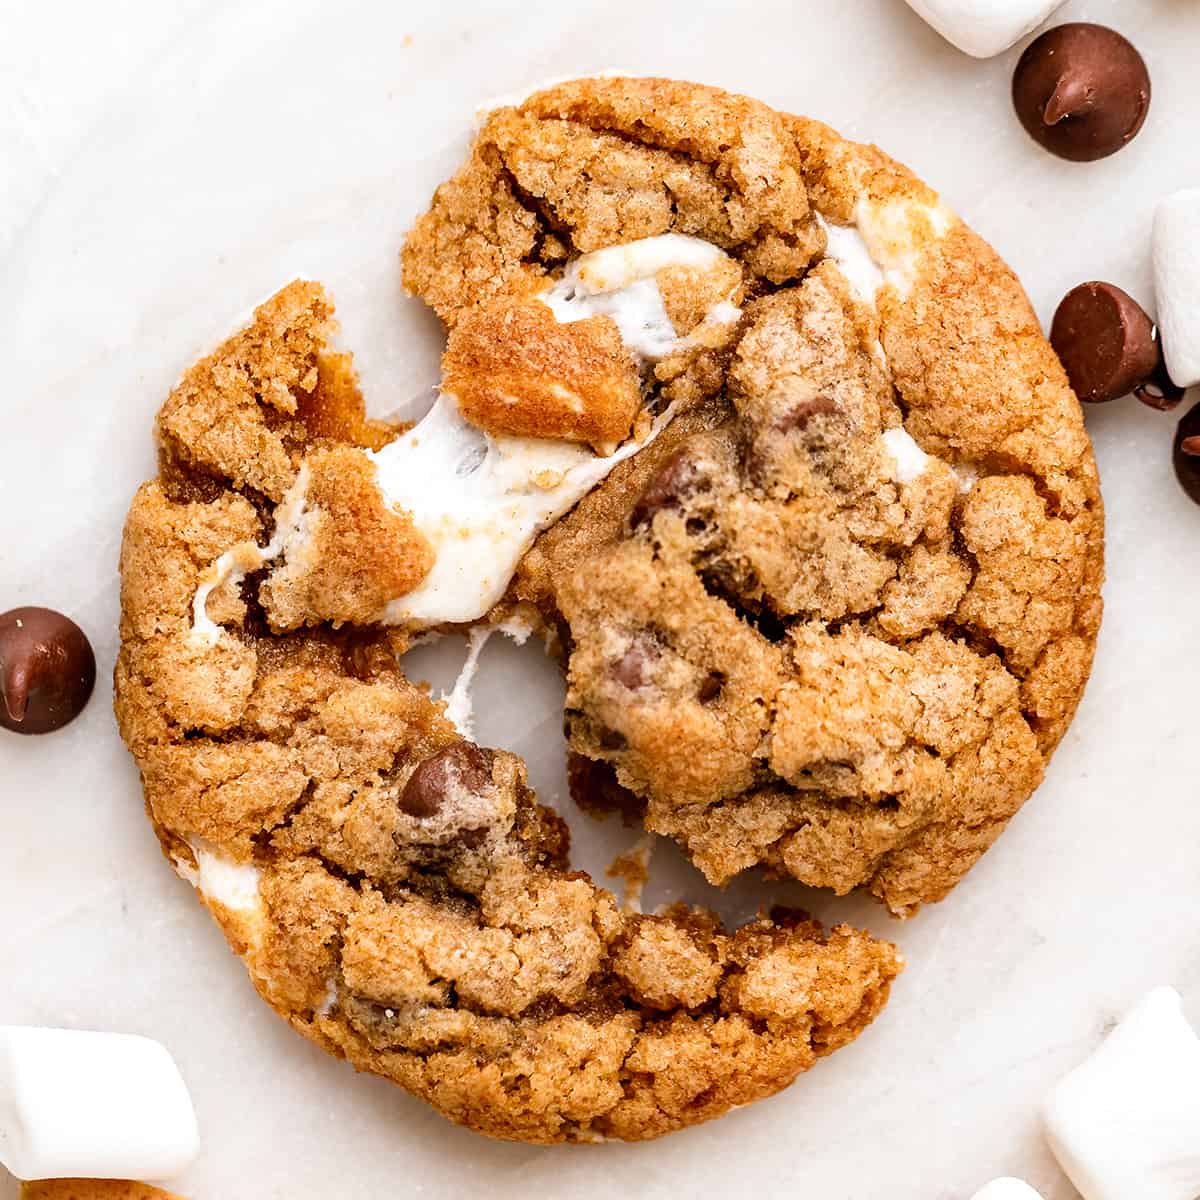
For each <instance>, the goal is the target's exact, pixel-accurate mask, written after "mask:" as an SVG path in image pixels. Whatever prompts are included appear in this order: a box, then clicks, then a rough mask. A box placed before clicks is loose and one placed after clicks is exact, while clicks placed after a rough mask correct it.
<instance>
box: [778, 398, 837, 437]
mask: <svg viewBox="0 0 1200 1200" xmlns="http://www.w3.org/2000/svg"><path fill="white" fill-rule="evenodd" d="M838 411H839V410H838V406H837V405H836V404H835V403H834V402H833V401H832V400H830V399H829V397H828V396H814V397H813V398H812V399H811V400H801V401H800V403H799V404H793V405H792V407H791V408H789V409H788V410H787V412H785V413H784V414H783V416H781V417H780V418H779V419H778V420H777V421H776V422H775V429H776V431H777V432H778V433H792V432H793V431H794V430H801V431H803V430H805V429H807V428H808V424H809V422H810V421H811V420H812V419H813V418H814V417H831V416H833V415H834V414H835V413H836V412H838Z"/></svg>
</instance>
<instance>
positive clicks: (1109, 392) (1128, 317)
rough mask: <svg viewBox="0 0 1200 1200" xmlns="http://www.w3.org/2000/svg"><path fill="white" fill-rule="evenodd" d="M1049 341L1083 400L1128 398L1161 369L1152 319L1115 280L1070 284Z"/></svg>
mask: <svg viewBox="0 0 1200 1200" xmlns="http://www.w3.org/2000/svg"><path fill="white" fill-rule="evenodd" d="M1050 344H1051V345H1052V346H1053V347H1054V349H1055V351H1056V352H1057V354H1058V357H1059V358H1060V359H1062V364H1063V367H1064V368H1065V369H1066V372H1067V376H1068V377H1069V378H1070V380H1071V386H1072V387H1073V388H1074V389H1075V394H1076V395H1077V396H1078V397H1079V399H1080V400H1083V401H1085V402H1086V403H1088V404H1100V403H1103V402H1105V401H1107V400H1116V399H1117V397H1118V396H1127V395H1128V394H1129V393H1130V392H1132V391H1133V390H1134V388H1136V387H1140V386H1141V385H1143V384H1145V383H1147V382H1148V381H1149V380H1150V379H1151V378H1152V377H1153V376H1154V375H1155V372H1156V371H1157V370H1158V366H1159V347H1158V339H1157V337H1156V336H1155V330H1154V322H1153V321H1151V320H1150V318H1149V317H1148V316H1147V315H1146V313H1145V310H1144V309H1143V308H1142V306H1141V305H1140V304H1138V302H1137V301H1136V300H1134V299H1133V297H1132V296H1130V295H1128V294H1127V293H1126V292H1123V291H1122V290H1121V289H1120V288H1119V287H1116V286H1115V285H1114V284H1111V283H1100V282H1094V283H1081V284H1080V285H1079V286H1078V287H1076V288H1072V289H1071V290H1070V291H1069V292H1068V293H1067V294H1066V296H1065V297H1063V300H1062V303H1061V304H1060V305H1059V306H1058V311H1057V312H1056V313H1055V314H1054V322H1053V324H1052V325H1051V326H1050Z"/></svg>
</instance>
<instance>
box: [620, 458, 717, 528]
mask: <svg viewBox="0 0 1200 1200" xmlns="http://www.w3.org/2000/svg"><path fill="white" fill-rule="evenodd" d="M706 483H707V481H706V480H705V478H704V476H703V475H702V473H701V471H700V468H699V467H698V466H697V465H696V463H695V462H694V460H693V459H691V458H690V457H689V456H688V454H687V451H686V450H679V451H676V453H675V454H673V455H672V456H671V457H670V458H668V459H667V461H666V462H665V463H663V465H662V466H661V467H659V468H658V470H657V471H655V473H654V474H653V475H651V476H650V481H649V483H647V484H646V487H645V490H644V491H643V492H642V494H641V496H640V497H639V498H638V501H637V503H636V504H635V505H634V506H633V511H632V512H631V513H630V514H629V520H630V523H631V524H632V525H633V527H634V529H637V528H638V526H640V525H648V524H649V523H650V522H651V521H652V520H653V519H654V515H655V513H658V512H661V511H662V510H663V509H668V508H681V507H682V506H683V501H684V500H685V499H686V498H687V497H688V496H690V495H692V494H693V493H694V492H698V491H702V490H703V489H704V487H705V486H706Z"/></svg>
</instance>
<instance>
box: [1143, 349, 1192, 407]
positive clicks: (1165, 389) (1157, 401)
mask: <svg viewBox="0 0 1200 1200" xmlns="http://www.w3.org/2000/svg"><path fill="white" fill-rule="evenodd" d="M1155 333H1157V330H1156V331H1155ZM1186 391H1187V389H1186V388H1181V387H1180V386H1179V385H1178V384H1177V383H1175V381H1174V380H1172V378H1171V376H1170V375H1168V374H1167V364H1166V362H1164V361H1163V356H1162V342H1161V339H1160V340H1159V345H1158V366H1157V367H1156V368H1155V370H1154V374H1153V375H1151V376H1150V378H1149V379H1147V380H1146V381H1145V382H1144V383H1139V384H1138V385H1137V387H1135V388H1134V389H1133V394H1134V395H1135V396H1136V397H1137V398H1138V399H1139V400H1140V401H1141V402H1142V403H1143V404H1145V405H1147V407H1149V408H1154V409H1157V410H1158V411H1159V412H1170V411H1171V410H1172V409H1173V408H1178V407H1179V404H1180V401H1182V400H1183V397H1184V393H1185V392H1186Z"/></svg>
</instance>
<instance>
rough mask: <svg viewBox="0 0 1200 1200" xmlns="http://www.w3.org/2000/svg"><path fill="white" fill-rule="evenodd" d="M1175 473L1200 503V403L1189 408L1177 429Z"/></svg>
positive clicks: (1186, 490) (1187, 490) (1193, 497)
mask: <svg viewBox="0 0 1200 1200" xmlns="http://www.w3.org/2000/svg"><path fill="white" fill-rule="evenodd" d="M1175 475H1176V477H1177V478H1178V480H1179V482H1180V484H1181V485H1182V487H1183V490H1184V491H1185V492H1187V494H1188V495H1189V496H1190V497H1191V498H1192V499H1193V500H1194V501H1195V502H1196V503H1197V504H1200V404H1196V405H1193V406H1192V407H1191V408H1190V409H1188V411H1187V412H1186V413H1185V414H1184V416H1183V418H1182V420H1180V422H1179V426H1178V428H1177V429H1176V430H1175Z"/></svg>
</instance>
